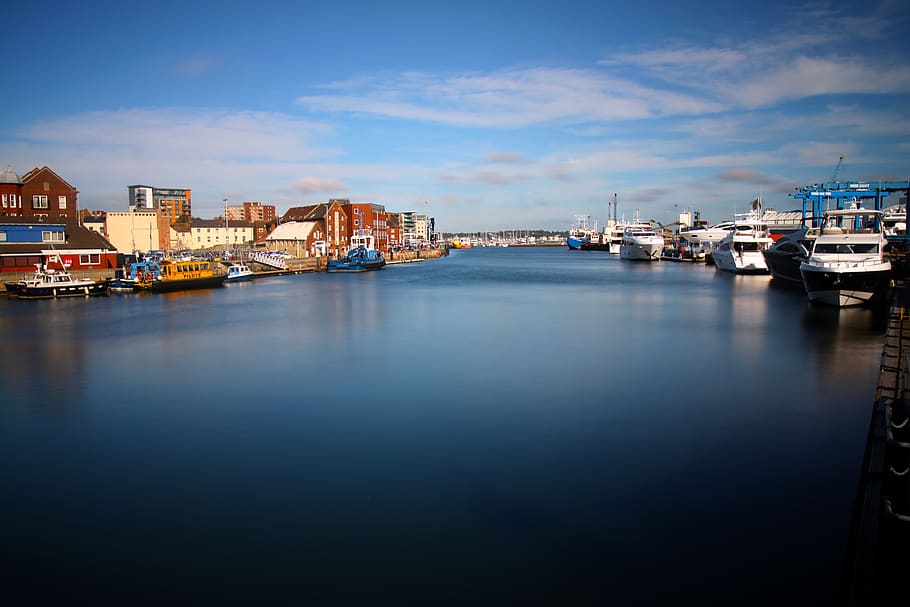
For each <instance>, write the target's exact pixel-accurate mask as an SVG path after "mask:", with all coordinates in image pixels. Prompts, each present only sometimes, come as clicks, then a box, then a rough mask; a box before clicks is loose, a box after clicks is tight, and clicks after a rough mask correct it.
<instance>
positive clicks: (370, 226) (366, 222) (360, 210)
mask: <svg viewBox="0 0 910 607" xmlns="http://www.w3.org/2000/svg"><path fill="white" fill-rule="evenodd" d="M329 202H330V203H331V202H338V203H339V204H340V205H341V207H342V208H343V209H344V212H345V214H346V215H347V217H348V234H349V235H354V234H358V233H360V232H361V231H363V232H364V233H366V234H372V235H373V238H374V240H375V243H376V248H377V249H379V250H380V251H383V252H388V250H389V228H388V213H386V210H385V207H384V206H382V205H381V204H375V203H372V202H351V201H349V200H342V199H333V200H330V201H329Z"/></svg>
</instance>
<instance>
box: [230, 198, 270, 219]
mask: <svg viewBox="0 0 910 607" xmlns="http://www.w3.org/2000/svg"><path fill="white" fill-rule="evenodd" d="M225 217H227V218H228V220H229V221H252V222H256V221H264V222H269V221H274V220H275V218H276V215H275V205H273V204H262V203H261V202H244V203H243V204H238V205H230V206H227V207H225Z"/></svg>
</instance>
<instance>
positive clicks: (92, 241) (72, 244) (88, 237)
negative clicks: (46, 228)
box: [0, 217, 117, 253]
mask: <svg viewBox="0 0 910 607" xmlns="http://www.w3.org/2000/svg"><path fill="white" fill-rule="evenodd" d="M3 224H7V225H10V224H18V225H22V224H26V225H28V224H31V225H36V226H41V225H55V226H58V225H63V226H66V242H63V243H56V244H54V245H51V243H47V242H30V243H22V242H9V243H2V244H0V253H39V252H41V251H44V250H47V249H49V248H52V247H53V246H56V247H57V248H59V249H102V250H107V251H116V250H117V249H116V248H115V247H114V245H112V244H111V243H110V242H108V240H107V239H106V238H105V237H104V236H102V235H101V234H99V233H98V232H94V231H92V230H89V229H88V228H86V227H83V226H81V225H79V222H78V220H77V219H76V218H68V219H61V220H55V221H35V219H33V218H31V217H0V226H2V225H3Z"/></svg>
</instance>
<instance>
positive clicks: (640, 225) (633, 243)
mask: <svg viewBox="0 0 910 607" xmlns="http://www.w3.org/2000/svg"><path fill="white" fill-rule="evenodd" d="M663 250H664V237H663V236H661V235H659V234H658V233H657V232H655V231H654V228H653V227H651V224H650V223H645V222H644V221H642V219H641V218H640V217H639V216H638V214H636V215H635V218H634V219H633V220H632V222H631V223H628V224H626V225H625V226H624V229H623V233H622V245H621V246H620V248H619V256H620V258H622V259H632V260H638V261H658V260H660V255H661V253H662V252H663Z"/></svg>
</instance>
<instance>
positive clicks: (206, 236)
mask: <svg viewBox="0 0 910 607" xmlns="http://www.w3.org/2000/svg"><path fill="white" fill-rule="evenodd" d="M190 240H191V242H192V246H191V247H190V248H192V249H209V248H212V247H217V248H225V247H227V248H233V247H237V246H241V245H245V244H249V243H251V242H253V224H252V222H249V221H243V220H240V221H233V220H230V219H228V220H224V219H194V220H193V221H192V222H190Z"/></svg>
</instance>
